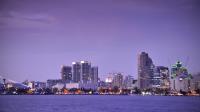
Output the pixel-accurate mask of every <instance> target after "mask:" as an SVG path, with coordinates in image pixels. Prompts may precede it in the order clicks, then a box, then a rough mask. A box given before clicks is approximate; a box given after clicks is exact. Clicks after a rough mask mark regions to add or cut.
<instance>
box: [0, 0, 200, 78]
mask: <svg viewBox="0 0 200 112" xmlns="http://www.w3.org/2000/svg"><path fill="white" fill-rule="evenodd" d="M56 1H57V0H54V1H50V0H48V1H47V0H41V1H39V0H38V1H37V2H36V1H35V0H12V1H11V0H1V1H0V75H1V76H5V77H8V78H10V79H13V80H16V81H24V80H25V79H29V80H39V81H46V80H47V79H53V78H55V79H58V78H60V67H61V65H62V64H65V65H71V62H72V61H80V60H88V61H91V62H92V65H97V66H99V74H100V77H104V76H105V75H106V74H108V73H110V72H123V73H124V74H126V75H127V74H129V75H134V76H135V77H136V74H137V55H138V54H139V53H140V52H141V51H145V52H147V53H149V55H150V57H151V58H152V60H153V62H154V64H155V65H163V66H170V64H173V63H175V61H176V60H177V59H180V60H182V61H183V62H185V64H186V65H187V67H188V68H189V72H191V73H196V72H200V50H199V49H200V37H199V36H200V13H199V10H200V2H199V0H145V1H144V0H143V1H142V0H127V1H126V0H125V1H124V0H112V1H111V0H98V1H96V2H94V0H91V1H85V0H80V1H79V2H78V1H77V0H75V1H76V2H72V1H73V0H71V1H67V0H65V1H64V0H63V2H62V0H59V2H56ZM83 1H84V2H83Z"/></svg>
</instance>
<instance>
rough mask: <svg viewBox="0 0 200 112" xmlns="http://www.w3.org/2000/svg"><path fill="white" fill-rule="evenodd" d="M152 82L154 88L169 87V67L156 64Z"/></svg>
mask: <svg viewBox="0 0 200 112" xmlns="http://www.w3.org/2000/svg"><path fill="white" fill-rule="evenodd" d="M151 84H152V87H153V88H161V89H169V88H170V77H169V69H168V67H164V66H156V67H155V68H154V75H153V77H152V80H151Z"/></svg>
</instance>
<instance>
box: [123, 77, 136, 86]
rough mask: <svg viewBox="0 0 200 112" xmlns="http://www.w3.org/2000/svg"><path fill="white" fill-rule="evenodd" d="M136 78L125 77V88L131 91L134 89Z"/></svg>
mask: <svg viewBox="0 0 200 112" xmlns="http://www.w3.org/2000/svg"><path fill="white" fill-rule="evenodd" d="M133 81H134V78H133V76H131V75H128V76H125V78H124V83H123V86H124V88H127V89H131V88H132V87H133Z"/></svg>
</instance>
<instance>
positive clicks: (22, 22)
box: [0, 11, 55, 28]
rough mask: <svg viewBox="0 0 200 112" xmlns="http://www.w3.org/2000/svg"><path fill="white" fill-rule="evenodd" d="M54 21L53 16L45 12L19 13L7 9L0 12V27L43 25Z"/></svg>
mask: <svg viewBox="0 0 200 112" xmlns="http://www.w3.org/2000/svg"><path fill="white" fill-rule="evenodd" d="M53 23H55V17H53V16H50V15H48V14H45V13H21V12H16V11H9V12H3V13H0V25H1V28H8V27H9V28H22V27H23V28H33V27H45V26H48V25H52V24H53Z"/></svg>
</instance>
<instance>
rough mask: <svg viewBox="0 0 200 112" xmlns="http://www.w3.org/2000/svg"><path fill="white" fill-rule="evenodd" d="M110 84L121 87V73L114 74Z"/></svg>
mask: <svg viewBox="0 0 200 112" xmlns="http://www.w3.org/2000/svg"><path fill="white" fill-rule="evenodd" d="M112 83H113V84H112V86H113V87H115V86H117V87H119V88H122V87H123V75H122V74H121V73H116V74H114V77H113V82H112Z"/></svg>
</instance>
